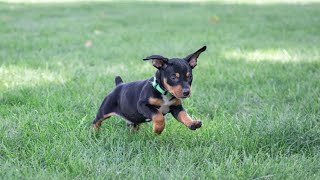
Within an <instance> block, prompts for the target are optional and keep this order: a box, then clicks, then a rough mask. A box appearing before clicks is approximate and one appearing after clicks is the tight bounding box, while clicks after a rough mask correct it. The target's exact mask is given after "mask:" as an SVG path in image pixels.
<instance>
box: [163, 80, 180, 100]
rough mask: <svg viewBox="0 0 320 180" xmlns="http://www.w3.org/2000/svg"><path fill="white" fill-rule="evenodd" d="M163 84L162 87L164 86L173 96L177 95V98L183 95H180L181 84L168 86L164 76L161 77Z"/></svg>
mask: <svg viewBox="0 0 320 180" xmlns="http://www.w3.org/2000/svg"><path fill="white" fill-rule="evenodd" d="M163 85H164V88H166V89H167V90H168V91H169V92H170V93H171V94H173V95H174V96H175V97H177V98H181V97H183V95H182V86H181V85H176V86H170V85H169V84H168V82H167V79H166V78H164V79H163Z"/></svg>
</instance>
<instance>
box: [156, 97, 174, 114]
mask: <svg viewBox="0 0 320 180" xmlns="http://www.w3.org/2000/svg"><path fill="white" fill-rule="evenodd" d="M174 103H175V99H171V100H170V98H168V97H167V96H164V95H162V103H161V105H160V107H159V108H158V110H159V111H160V112H161V113H163V114H166V113H168V112H169V111H170V106H171V105H173V104H174Z"/></svg>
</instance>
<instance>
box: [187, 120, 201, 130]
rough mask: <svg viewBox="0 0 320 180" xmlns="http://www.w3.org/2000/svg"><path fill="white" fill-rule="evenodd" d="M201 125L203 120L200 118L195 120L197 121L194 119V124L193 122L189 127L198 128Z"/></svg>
mask: <svg viewBox="0 0 320 180" xmlns="http://www.w3.org/2000/svg"><path fill="white" fill-rule="evenodd" d="M201 126H202V122H201V121H199V120H195V121H193V122H192V124H191V125H190V126H188V127H189V129H191V130H196V129H198V128H200V127H201Z"/></svg>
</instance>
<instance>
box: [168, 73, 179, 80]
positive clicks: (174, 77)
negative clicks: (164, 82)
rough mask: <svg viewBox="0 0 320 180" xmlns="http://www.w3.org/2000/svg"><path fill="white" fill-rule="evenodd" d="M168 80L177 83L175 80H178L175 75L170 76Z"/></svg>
mask: <svg viewBox="0 0 320 180" xmlns="http://www.w3.org/2000/svg"><path fill="white" fill-rule="evenodd" d="M170 78H171V80H173V81H177V80H178V77H177V75H176V74H172V75H171V76H170Z"/></svg>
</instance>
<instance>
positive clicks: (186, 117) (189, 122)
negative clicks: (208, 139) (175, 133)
mask: <svg viewBox="0 0 320 180" xmlns="http://www.w3.org/2000/svg"><path fill="white" fill-rule="evenodd" d="M178 120H179V121H180V122H182V123H183V124H184V125H186V126H188V127H189V126H191V125H192V124H193V120H192V119H191V117H190V116H189V115H188V114H187V113H186V112H185V111H180V112H179V114H178Z"/></svg>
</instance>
